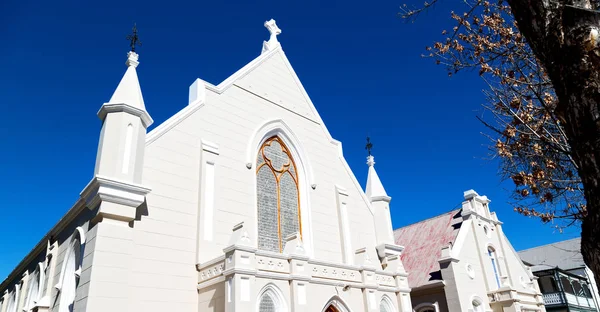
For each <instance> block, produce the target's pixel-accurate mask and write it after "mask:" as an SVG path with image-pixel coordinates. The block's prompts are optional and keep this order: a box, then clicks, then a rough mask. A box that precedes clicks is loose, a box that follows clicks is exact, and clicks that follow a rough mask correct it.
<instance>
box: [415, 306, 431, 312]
mask: <svg viewBox="0 0 600 312" xmlns="http://www.w3.org/2000/svg"><path fill="white" fill-rule="evenodd" d="M417 312H435V307H424V308H421V309H419V311H417Z"/></svg>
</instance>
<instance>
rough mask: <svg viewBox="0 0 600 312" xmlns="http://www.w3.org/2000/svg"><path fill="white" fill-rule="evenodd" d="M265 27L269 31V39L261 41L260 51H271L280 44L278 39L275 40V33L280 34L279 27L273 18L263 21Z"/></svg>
mask: <svg viewBox="0 0 600 312" xmlns="http://www.w3.org/2000/svg"><path fill="white" fill-rule="evenodd" d="M265 27H266V28H267V30H268V31H269V33H271V37H269V41H265V42H263V49H262V53H265V52H267V51H271V50H273V49H275V48H276V47H278V46H280V44H279V41H278V40H277V35H279V34H281V29H279V27H277V23H276V22H275V20H274V19H270V20H268V21H266V22H265Z"/></svg>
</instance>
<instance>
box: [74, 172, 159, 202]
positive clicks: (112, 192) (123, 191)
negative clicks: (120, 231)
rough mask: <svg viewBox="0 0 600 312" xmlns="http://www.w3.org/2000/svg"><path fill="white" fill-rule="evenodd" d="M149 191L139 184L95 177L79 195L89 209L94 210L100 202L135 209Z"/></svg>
mask: <svg viewBox="0 0 600 312" xmlns="http://www.w3.org/2000/svg"><path fill="white" fill-rule="evenodd" d="M150 191H151V189H150V188H147V187H145V186H142V185H139V184H133V183H128V182H124V181H119V180H115V179H110V178H106V177H102V176H96V177H95V178H93V179H92V180H91V181H90V183H88V185H87V186H86V187H85V188H84V189H83V191H82V192H81V194H80V195H81V197H82V198H83V199H84V200H85V202H86V204H87V207H88V208H89V209H94V208H96V207H97V206H98V205H99V204H100V202H102V201H107V202H111V203H116V204H122V205H126V206H130V207H133V208H137V207H138V206H139V205H141V204H142V203H143V202H144V200H145V197H146V194H148V193H149V192H150Z"/></svg>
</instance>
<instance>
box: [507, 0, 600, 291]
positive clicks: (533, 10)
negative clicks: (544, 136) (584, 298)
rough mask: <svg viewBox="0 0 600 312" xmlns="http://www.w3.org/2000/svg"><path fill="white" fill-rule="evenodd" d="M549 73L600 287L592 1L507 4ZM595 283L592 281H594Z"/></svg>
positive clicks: (598, 57)
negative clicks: (583, 204)
mask: <svg viewBox="0 0 600 312" xmlns="http://www.w3.org/2000/svg"><path fill="white" fill-rule="evenodd" d="M507 2H508V3H509V4H510V6H511V9H512V13H513V15H514V17H515V19H516V21H517V23H518V27H519V30H520V31H521V33H523V35H524V36H525V38H526V39H527V41H528V43H529V45H530V46H531V48H532V50H533V51H534V53H535V54H536V56H537V57H538V59H539V60H540V62H541V63H542V64H543V65H544V67H545V68H546V71H547V73H548V75H549V77H550V79H551V80H552V84H553V86H554V89H555V91H556V95H557V97H558V102H559V104H558V107H557V108H556V113H557V115H558V117H559V119H560V120H561V122H562V123H563V127H564V129H565V132H566V135H567V137H568V139H569V145H570V146H571V151H572V156H573V159H574V161H575V163H576V164H577V167H578V168H577V170H578V173H579V177H580V178H581V180H582V184H583V187H584V194H585V199H586V201H587V206H586V208H585V211H584V213H583V215H582V216H580V218H581V221H582V223H581V253H582V255H583V259H584V261H585V263H586V264H587V266H588V267H589V268H590V270H591V271H592V272H593V273H594V276H595V280H596V285H598V286H599V287H600V47H599V41H600V37H599V32H600V14H599V12H598V11H594V10H591V9H590V8H593V7H595V6H596V5H597V4H596V2H594V3H592V2H590V1H589V0H588V1H585V0H579V1H575V0H571V1H568V0H559V1H549V0H507ZM590 282H591V281H590Z"/></svg>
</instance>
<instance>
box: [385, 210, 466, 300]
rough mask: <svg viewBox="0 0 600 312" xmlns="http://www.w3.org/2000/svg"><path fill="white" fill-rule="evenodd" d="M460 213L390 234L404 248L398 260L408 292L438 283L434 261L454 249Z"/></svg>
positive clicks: (458, 211)
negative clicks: (444, 251) (444, 250)
mask: <svg viewBox="0 0 600 312" xmlns="http://www.w3.org/2000/svg"><path fill="white" fill-rule="evenodd" d="M460 212H461V209H457V210H452V211H450V212H447V213H444V214H441V215H439V216H436V217H433V218H430V219H427V220H423V221H421V222H417V223H414V224H411V225H408V226H405V227H401V228H398V229H396V230H394V241H395V242H396V244H398V245H400V246H404V247H405V248H404V251H403V252H402V256H401V259H402V264H403V265H404V268H405V269H406V272H408V285H409V286H410V287H411V288H417V287H420V286H423V285H426V284H429V283H431V282H433V281H436V280H437V281H439V280H442V276H441V272H440V264H439V262H438V260H439V259H440V258H441V256H442V248H444V247H447V246H448V245H449V244H453V245H454V240H455V239H456V236H457V235H458V230H459V229H460V224H461V223H462V217H461V213H460Z"/></svg>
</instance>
